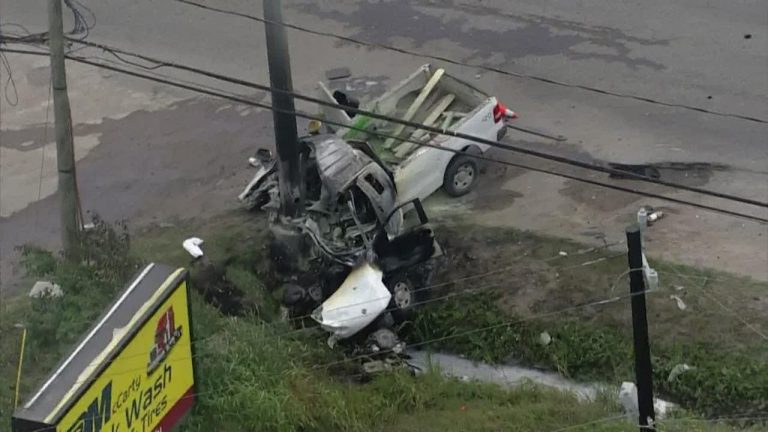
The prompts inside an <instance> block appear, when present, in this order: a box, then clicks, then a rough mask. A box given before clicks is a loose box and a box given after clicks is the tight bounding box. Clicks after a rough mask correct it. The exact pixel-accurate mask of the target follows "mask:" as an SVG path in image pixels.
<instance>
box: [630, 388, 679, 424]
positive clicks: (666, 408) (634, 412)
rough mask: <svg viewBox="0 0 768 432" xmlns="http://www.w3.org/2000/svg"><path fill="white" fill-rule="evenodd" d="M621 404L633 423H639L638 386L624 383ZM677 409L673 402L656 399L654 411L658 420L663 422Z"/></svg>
mask: <svg viewBox="0 0 768 432" xmlns="http://www.w3.org/2000/svg"><path fill="white" fill-rule="evenodd" d="M619 403H620V404H621V406H622V407H624V412H625V413H626V415H627V418H629V419H630V420H632V421H637V419H638V417H639V416H640V411H639V408H638V404H637V386H636V385H635V383H632V382H624V383H622V384H621V388H620V390H619ZM674 409H677V405H675V404H673V403H672V402H667V401H665V400H661V399H657V398H654V400H653V410H654V412H655V413H656V420H661V419H663V418H665V417H667V415H668V414H669V413H670V412H671V411H673V410H674Z"/></svg>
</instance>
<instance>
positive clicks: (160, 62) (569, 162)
mask: <svg viewBox="0 0 768 432" xmlns="http://www.w3.org/2000/svg"><path fill="white" fill-rule="evenodd" d="M70 40H71V41H72V42H76V43H80V44H83V45H87V46H91V47H94V48H99V49H102V50H104V51H106V52H108V53H110V54H112V55H113V56H115V57H116V58H118V59H120V60H121V61H124V62H126V63H127V64H130V65H132V66H137V67H140V68H144V69H149V70H154V69H158V68H161V67H170V68H173V69H178V70H183V71H187V72H192V73H196V74H200V75H203V76H207V77H210V78H214V79H217V80H220V81H225V82H230V83H233V84H238V85H241V86H244V87H249V88H254V89H257V90H262V91H268V92H274V91H277V92H279V93H283V94H288V95H291V96H293V97H295V98H297V99H300V100H304V101H307V102H311V103H314V104H318V105H322V106H327V107H331V108H337V109H343V110H346V111H348V112H353V113H356V114H360V115H364V116H367V117H371V118H375V119H378V120H383V121H387V122H390V123H394V124H398V125H405V126H407V127H411V128H414V129H419V130H424V131H427V132H430V133H434V134H438V135H444V136H452V137H456V138H461V139H465V140H467V141H472V142H476V143H480V144H485V145H488V146H491V147H496V148H500V149H503V150H508V151H513V152H516V153H522V154H525V155H528V156H532V157H536V158H540V159H545V160H550V161H553V162H558V163H562V164H566V165H572V166H575V167H578V168H584V169H588V170H592V171H598V172H602V173H607V174H610V175H617V176H622V177H629V178H631V179H634V180H642V181H645V182H648V183H654V184H658V185H663V186H667V187H672V188H676V189H680V190H686V191H689V192H695V193H699V194H702V195H709V196H713V197H716V198H721V199H726V200H730V201H736V202H741V203H745V204H750V205H754V206H759V207H766V208H768V203H766V202H762V201H758V200H754V199H750V198H744V197H740V196H735V195H732V194H726V193H722V192H717V191H711V190H708V189H703V188H699V187H695V186H687V185H682V184H679V183H675V182H669V181H666V180H661V179H658V178H655V177H651V176H647V175H643V174H639V173H636V172H631V171H627V170H622V169H617V168H613V167H610V166H609V167H606V166H602V165H599V164H595V163H590V162H584V161H580V160H577V159H573V158H568V157H565V156H560V155H554V154H551V153H545V152H541V151H538V150H533V149H528V148H525V147H521V146H517V145H512V144H509V143H501V142H499V141H494V140H489V139H486V138H482V137H478V136H475V135H469V134H465V133H461V132H456V131H453V130H450V129H444V128H439V127H434V126H428V125H424V124H421V123H417V122H413V121H407V120H403V119H399V118H396V117H392V116H388V115H384V114H379V113H374V112H371V111H367V110H363V109H360V108H355V107H348V106H345V105H340V104H338V103H335V102H330V101H327V100H323V99H319V98H316V97H312V96H307V95H304V94H300V93H296V92H293V91H286V90H282V89H275V88H273V87H271V86H268V85H264V84H258V83H254V82H250V81H246V80H242V79H239V78H234V77H231V76H226V75H221V74H218V73H215V72H210V71H206V70H203V69H199V68H195V67H191V66H187V65H183V64H180V63H176V62H169V61H166V60H162V59H157V58H153V57H149V56H146V55H143V54H138V53H132V52H128V51H125V50H121V49H119V48H115V47H111V46H107V45H104V44H99V43H95V42H90V41H83V40H73V39H70ZM118 54H123V55H128V56H132V57H136V58H140V59H142V60H144V61H147V62H151V63H154V66H144V65H141V64H137V63H135V62H130V61H126V60H125V59H124V58H122V57H120V56H119V55H118ZM326 123H327V121H326ZM364 132H367V133H373V132H372V131H364ZM396 138H397V140H398V141H406V142H412V141H408V140H404V139H402V138H400V137H396Z"/></svg>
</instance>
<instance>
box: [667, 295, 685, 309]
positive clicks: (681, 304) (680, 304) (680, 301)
mask: <svg viewBox="0 0 768 432" xmlns="http://www.w3.org/2000/svg"><path fill="white" fill-rule="evenodd" d="M669 298H670V299H672V300H674V301H675V302H677V308H678V309H680V310H681V311H684V310H686V309H688V306H687V305H686V304H685V302H684V301H683V299H681V298H680V297H679V296H676V295H674V294H673V295H671V296H669Z"/></svg>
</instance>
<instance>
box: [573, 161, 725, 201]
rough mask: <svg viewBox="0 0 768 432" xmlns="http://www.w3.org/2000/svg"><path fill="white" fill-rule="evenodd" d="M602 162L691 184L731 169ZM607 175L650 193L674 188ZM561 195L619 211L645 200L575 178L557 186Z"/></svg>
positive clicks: (700, 183) (701, 164)
mask: <svg viewBox="0 0 768 432" xmlns="http://www.w3.org/2000/svg"><path fill="white" fill-rule="evenodd" d="M603 165H604V166H608V167H612V168H614V169H620V170H622V171H627V172H628V173H633V174H639V175H643V176H647V177H651V178H654V179H659V180H663V181H666V182H670V183H677V184H680V185H684V186H692V187H701V186H704V185H706V184H708V183H709V182H710V181H711V180H712V178H713V177H714V175H715V174H716V173H717V172H724V171H729V170H731V168H730V167H729V166H727V165H723V164H713V163H706V162H656V163H648V164H615V163H610V162H603ZM609 177H611V178H612V179H613V181H612V183H614V184H616V185H618V186H623V187H631V188H634V187H635V186H636V185H638V184H640V183H645V186H643V187H642V190H643V191H646V192H649V193H655V194H664V193H668V192H670V191H674V190H675V189H674V188H670V187H668V186H662V185H655V184H652V183H650V182H647V181H644V180H638V179H634V178H632V177H630V176H626V177H624V176H621V175H614V174H611V175H609ZM588 178H590V179H593V180H598V181H605V180H606V176H605V175H604V174H600V173H594V174H592V175H590V176H588ZM560 195H563V196H566V197H569V198H571V199H573V200H574V201H576V202H579V203H582V204H587V205H588V206H590V207H592V208H595V209H597V210H600V211H605V212H609V211H615V210H619V209H622V208H624V207H626V206H628V205H630V204H632V203H633V202H636V201H640V200H643V199H644V197H643V196H640V195H636V194H632V193H629V192H622V191H618V190H613V189H608V188H604V187H601V186H595V185H590V184H586V183H582V182H579V181H575V180H568V181H566V182H565V186H564V187H563V188H562V189H560Z"/></svg>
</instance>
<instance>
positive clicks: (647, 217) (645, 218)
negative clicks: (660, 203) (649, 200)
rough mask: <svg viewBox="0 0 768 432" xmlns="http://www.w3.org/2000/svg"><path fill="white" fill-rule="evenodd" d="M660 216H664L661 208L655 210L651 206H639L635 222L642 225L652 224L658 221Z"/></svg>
mask: <svg viewBox="0 0 768 432" xmlns="http://www.w3.org/2000/svg"><path fill="white" fill-rule="evenodd" d="M662 217H664V212H663V211H661V210H656V209H654V208H653V207H651V206H643V207H640V210H638V211H637V223H639V224H640V226H643V227H648V226H651V225H653V224H654V222H656V221H658V220H659V219H661V218H662Z"/></svg>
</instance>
